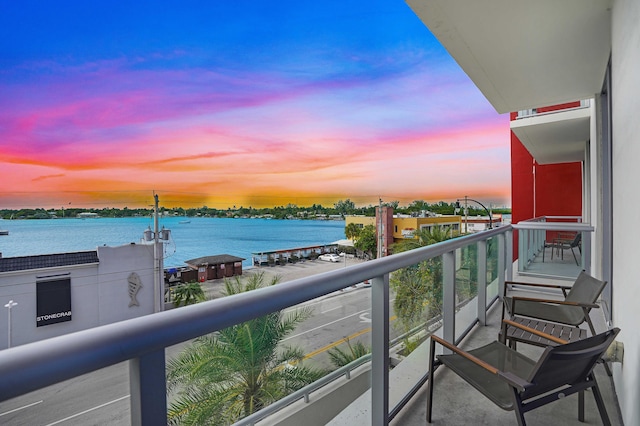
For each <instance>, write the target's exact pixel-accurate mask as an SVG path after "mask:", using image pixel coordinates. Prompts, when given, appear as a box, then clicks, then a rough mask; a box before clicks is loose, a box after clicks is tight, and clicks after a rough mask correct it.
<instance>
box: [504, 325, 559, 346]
mask: <svg viewBox="0 0 640 426" xmlns="http://www.w3.org/2000/svg"><path fill="white" fill-rule="evenodd" d="M502 322H503V323H505V324H507V325H510V326H511V327H515V328H519V329H520V330H524V331H527V332H529V333H531V334H535V335H536V336H540V337H544V338H545V339H547V340H551V341H552V342H556V343H558V344H560V345H564V344H565V343H569V342H568V341H566V340H564V339H561V338H559V337H556V336H552V335H550V334H547V333H545V332H544V331H539V330H536V329H535V328H531V327H527V326H526V325H522V324H519V323H517V322H515V321H511V320H508V319H503V320H502Z"/></svg>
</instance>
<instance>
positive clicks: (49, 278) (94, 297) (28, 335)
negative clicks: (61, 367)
mask: <svg viewBox="0 0 640 426" xmlns="http://www.w3.org/2000/svg"><path fill="white" fill-rule="evenodd" d="M153 271H154V259H153V248H152V247H151V246H148V245H143V244H127V245H123V246H118V247H107V246H103V247H98V248H97V249H96V250H92V251H82V252H74V253H57V254H44V255H35V256H20V257H4V258H0V301H1V303H2V305H4V304H5V303H6V304H8V305H9V302H10V301H12V302H13V304H12V306H11V308H10V310H9V308H8V307H7V310H9V312H5V313H6V314H7V315H2V316H0V318H2V320H1V321H0V349H4V348H7V347H8V346H9V334H10V335H11V346H18V345H23V344H26V343H31V342H35V341H38V340H43V339H48V338H50V337H55V336H60V335H63V334H68V333H72V332H76V331H80V330H85V329H88V328H92V327H97V326H100V325H105V324H110V323H114V322H118V321H123V320H127V319H131V318H135V317H139V316H142V315H147V314H151V313H153V312H154V303H153V302H154V297H155V296H154V277H153V274H154V272H153ZM157 296H158V297H160V295H157ZM14 304H15V305H14Z"/></svg>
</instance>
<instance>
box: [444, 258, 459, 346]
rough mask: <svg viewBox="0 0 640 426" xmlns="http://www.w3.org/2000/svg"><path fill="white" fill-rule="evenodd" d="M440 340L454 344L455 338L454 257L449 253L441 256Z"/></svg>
mask: <svg viewBox="0 0 640 426" xmlns="http://www.w3.org/2000/svg"><path fill="white" fill-rule="evenodd" d="M442 281H443V282H442V287H443V290H442V310H443V312H442V320H443V324H442V338H443V339H445V340H446V341H448V342H452V343H453V342H455V338H456V335H455V334H456V255H455V251H449V252H446V253H444V254H443V255H442Z"/></svg>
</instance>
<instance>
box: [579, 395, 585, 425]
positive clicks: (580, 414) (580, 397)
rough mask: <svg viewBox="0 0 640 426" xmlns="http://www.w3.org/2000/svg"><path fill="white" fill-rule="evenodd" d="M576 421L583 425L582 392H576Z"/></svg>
mask: <svg viewBox="0 0 640 426" xmlns="http://www.w3.org/2000/svg"><path fill="white" fill-rule="evenodd" d="M578 420H579V421H580V422H581V423H584V391H583V390H581V391H580V392H578Z"/></svg>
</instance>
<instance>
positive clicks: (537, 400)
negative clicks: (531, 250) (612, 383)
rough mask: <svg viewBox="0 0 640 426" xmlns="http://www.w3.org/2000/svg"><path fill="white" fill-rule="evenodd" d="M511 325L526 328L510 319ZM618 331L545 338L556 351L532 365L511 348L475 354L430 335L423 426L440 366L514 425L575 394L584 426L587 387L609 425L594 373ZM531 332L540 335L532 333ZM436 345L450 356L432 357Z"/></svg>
mask: <svg viewBox="0 0 640 426" xmlns="http://www.w3.org/2000/svg"><path fill="white" fill-rule="evenodd" d="M504 321H506V322H507V324H508V325H509V326H512V327H517V328H521V327H524V326H522V325H520V324H518V323H515V322H512V321H510V320H504ZM619 331H620V330H619V329H618V328H614V329H612V330H609V331H606V332H604V333H601V334H598V335H595V336H592V337H588V338H586V339H583V340H578V341H577V342H573V343H563V341H562V340H561V339H558V338H556V337H554V336H551V335H546V336H543V337H545V338H546V339H549V340H552V341H554V342H555V343H556V345H557V346H548V347H547V348H546V349H545V350H544V352H543V353H542V355H541V356H540V358H539V359H538V360H532V359H529V358H528V357H526V356H524V355H522V354H521V353H518V352H516V351H515V350H514V349H511V348H510V347H508V346H506V345H504V344H502V343H501V342H498V341H494V342H491V343H489V344H488V345H485V346H483V347H481V348H478V349H473V350H470V351H465V350H462V349H460V348H458V347H457V346H455V345H453V344H451V343H449V342H447V341H445V340H443V339H441V338H439V337H437V336H433V335H432V336H431V348H430V354H429V377H428V382H427V383H428V389H427V422H428V423H431V419H432V411H433V388H434V383H433V378H434V370H435V368H436V367H437V366H439V365H444V366H446V367H448V368H449V369H451V370H452V371H453V372H454V373H456V374H457V375H458V376H460V377H461V378H462V379H464V380H465V381H466V382H468V383H469V384H471V385H472V386H473V387H474V388H475V389H477V390H478V391H479V392H480V393H482V394H483V395H484V396H486V397H487V398H488V399H490V400H491V401H492V402H493V403H494V404H496V405H497V406H498V407H500V408H502V409H503V410H513V411H515V414H516V418H517V420H518V425H521V426H525V424H526V422H525V419H524V414H525V413H526V412H528V411H531V410H534V409H536V408H538V407H541V406H543V405H546V404H549V403H551V402H554V401H557V400H558V399H561V398H564V397H565V396H569V395H572V394H574V393H578V394H579V396H578V397H579V400H578V418H579V420H580V421H584V390H586V389H589V388H591V389H592V391H593V392H592V393H593V397H594V398H595V401H596V405H597V407H598V411H599V413H600V418H601V420H602V423H603V424H604V425H611V422H610V421H609V417H608V416H607V411H606V409H605V406H604V401H603V399H602V394H601V393H600V389H599V388H598V383H597V382H596V379H595V377H594V374H593V368H594V367H595V365H596V363H597V362H598V360H600V359H601V357H602V355H603V354H604V352H605V351H606V350H607V348H608V347H609V345H610V344H611V343H612V342H613V340H614V339H615V337H616V335H617V334H618V332H619ZM529 332H531V333H536V334H542V335H543V334H544V333H540V332H538V331H536V330H533V329H530V330H529ZM436 343H438V344H440V345H442V346H443V347H445V348H446V349H449V350H450V351H452V352H453V353H452V354H447V355H437V356H436V355H435V349H436Z"/></svg>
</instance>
